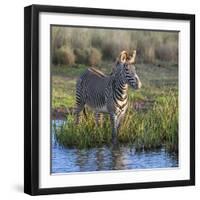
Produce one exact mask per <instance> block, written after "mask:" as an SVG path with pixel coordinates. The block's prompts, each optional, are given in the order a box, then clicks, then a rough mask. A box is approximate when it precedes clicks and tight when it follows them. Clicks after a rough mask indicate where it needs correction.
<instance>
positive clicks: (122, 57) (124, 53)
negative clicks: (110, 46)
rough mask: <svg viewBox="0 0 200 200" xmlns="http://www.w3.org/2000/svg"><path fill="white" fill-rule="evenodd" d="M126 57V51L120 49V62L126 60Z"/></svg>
mask: <svg viewBox="0 0 200 200" xmlns="http://www.w3.org/2000/svg"><path fill="white" fill-rule="evenodd" d="M128 57H129V55H128V53H127V52H126V51H122V52H121V53H120V55H119V60H120V62H122V63H125V62H126V61H127V60H128Z"/></svg>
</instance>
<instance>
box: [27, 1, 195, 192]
mask: <svg viewBox="0 0 200 200" xmlns="http://www.w3.org/2000/svg"><path fill="white" fill-rule="evenodd" d="M24 20H25V21H24V25H25V26H24V78H25V79H24V92H25V93H24V111H25V112H24V120H25V123H24V192H25V193H27V194H31V195H40V194H59V193H75V192H93V191H109V190H125V189H140V188H155V187H172V186H186V185H194V184H195V128H194V127H195V119H194V113H195V80H194V79H195V34H194V33H195V16H194V15H191V14H176V13H158V12H146V11H130V10H129V11H126V10H111V9H97V8H76V7H62V6H44V5H31V6H28V7H26V8H25V17H24Z"/></svg>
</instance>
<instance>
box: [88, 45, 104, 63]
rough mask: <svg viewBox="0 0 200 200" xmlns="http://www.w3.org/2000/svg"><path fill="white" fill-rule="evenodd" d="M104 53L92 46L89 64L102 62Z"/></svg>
mask: <svg viewBox="0 0 200 200" xmlns="http://www.w3.org/2000/svg"><path fill="white" fill-rule="evenodd" d="M101 58H102V54H101V52H100V51H99V50H98V49H96V48H91V50H90V53H89V57H88V64H89V65H98V64H99V63H100V62H101Z"/></svg>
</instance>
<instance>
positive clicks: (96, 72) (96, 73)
mask: <svg viewBox="0 0 200 200" xmlns="http://www.w3.org/2000/svg"><path fill="white" fill-rule="evenodd" d="M88 71H90V72H91V73H93V74H95V75H97V76H99V77H107V75H105V74H104V73H103V72H102V71H100V70H98V69H96V68H94V67H90V68H88Z"/></svg>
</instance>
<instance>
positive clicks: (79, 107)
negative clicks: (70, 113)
mask: <svg viewBox="0 0 200 200" xmlns="http://www.w3.org/2000/svg"><path fill="white" fill-rule="evenodd" d="M84 106H85V104H79V105H78V106H77V108H76V111H75V115H76V124H77V125H78V124H79V122H80V112H81V111H82V110H83V109H84Z"/></svg>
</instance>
